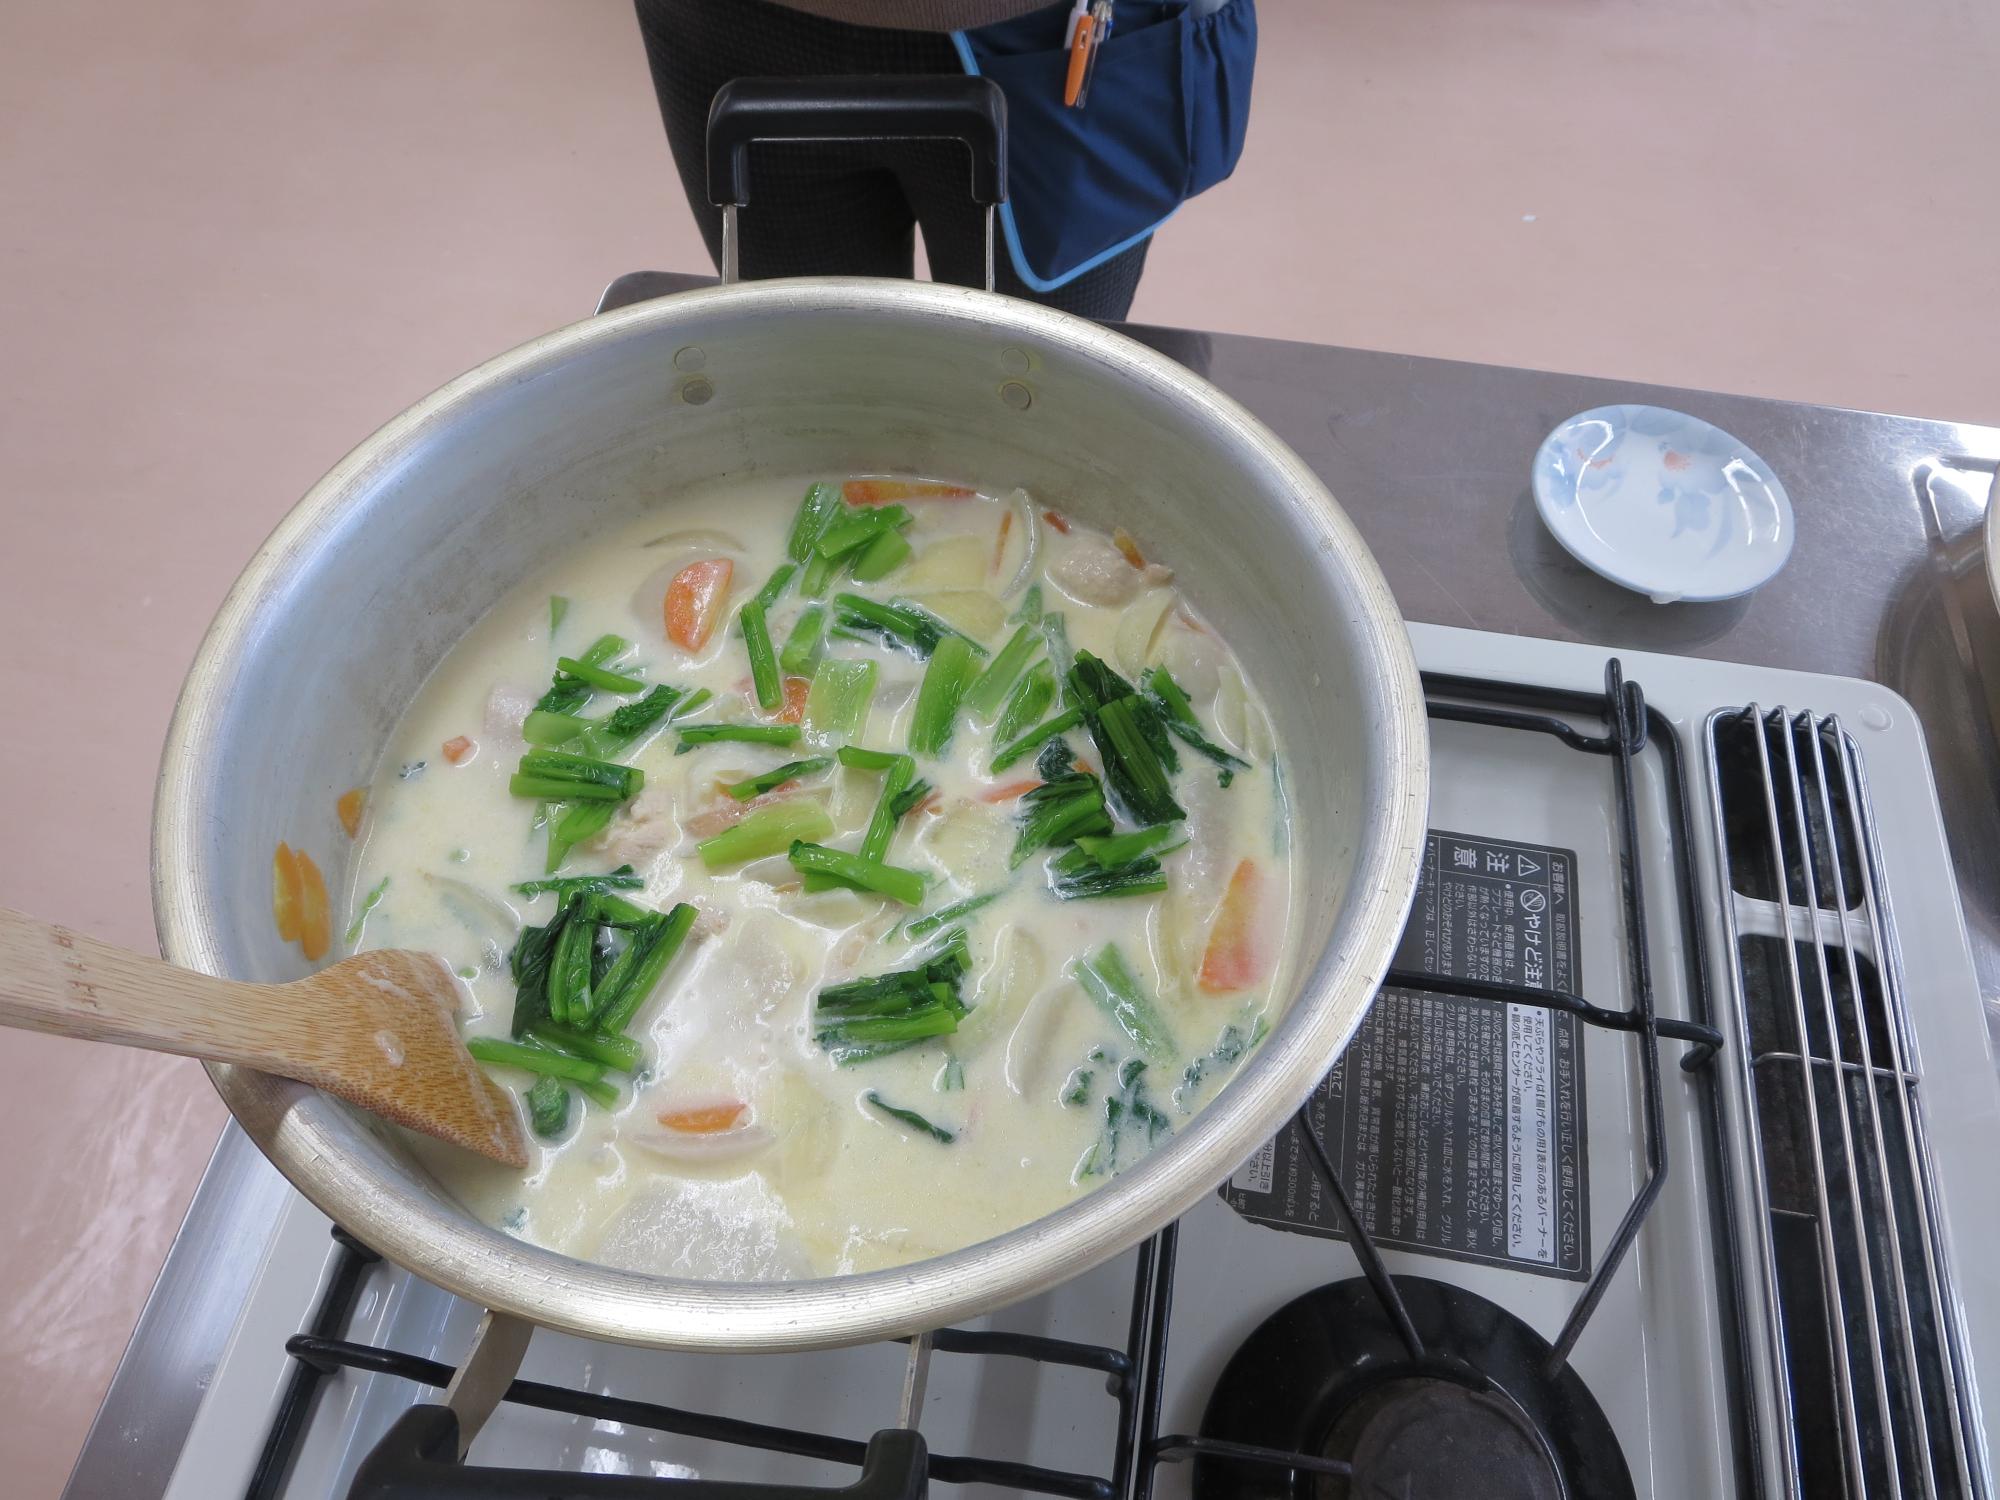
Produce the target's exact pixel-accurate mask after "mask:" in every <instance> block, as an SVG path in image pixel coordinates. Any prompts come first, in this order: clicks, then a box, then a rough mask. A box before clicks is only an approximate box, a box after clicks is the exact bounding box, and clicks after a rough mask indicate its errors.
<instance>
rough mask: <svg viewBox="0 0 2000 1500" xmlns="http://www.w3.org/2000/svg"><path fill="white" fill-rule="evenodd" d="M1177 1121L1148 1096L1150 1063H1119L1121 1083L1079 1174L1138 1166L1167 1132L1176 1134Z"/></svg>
mask: <svg viewBox="0 0 2000 1500" xmlns="http://www.w3.org/2000/svg"><path fill="white" fill-rule="evenodd" d="M1173 1130H1174V1126H1173V1122H1172V1121H1171V1120H1169V1119H1168V1118H1167V1117H1166V1115H1164V1114H1163V1113H1161V1112H1160V1110H1159V1109H1157V1108H1156V1107H1155V1106H1154V1104H1153V1102H1152V1100H1151V1099H1149V1098H1148V1097H1147V1095H1146V1064H1145V1061H1144V1060H1143V1059H1141V1058H1137V1057H1129V1058H1127V1059H1126V1060H1125V1061H1124V1062H1122V1063H1120V1064H1119V1065H1118V1086H1117V1090H1116V1092H1114V1093H1111V1094H1107V1095H1106V1096H1105V1099H1104V1130H1103V1133H1102V1134H1101V1135H1100V1136H1099V1137H1098V1140H1097V1143H1096V1144H1095V1145H1093V1146H1092V1147H1091V1148H1090V1150H1089V1151H1088V1152H1086V1153H1085V1155H1084V1158H1083V1161H1082V1162H1081V1163H1079V1166H1078V1173H1077V1175H1078V1176H1080V1177H1094V1176H1096V1175H1098V1174H1099V1173H1106V1172H1108V1173H1112V1174H1116V1173H1118V1172H1122V1171H1124V1170H1125V1169H1126V1168H1127V1167H1129V1166H1133V1165H1136V1164H1137V1163H1138V1162H1139V1161H1141V1160H1142V1159H1143V1158H1144V1157H1145V1155H1146V1153H1147V1152H1148V1151H1150V1150H1151V1149H1152V1147H1153V1144H1154V1142H1156V1141H1158V1140H1159V1138H1160V1137H1161V1136H1163V1135H1172V1134H1173Z"/></svg>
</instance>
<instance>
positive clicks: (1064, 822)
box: [1009, 771, 1111, 867]
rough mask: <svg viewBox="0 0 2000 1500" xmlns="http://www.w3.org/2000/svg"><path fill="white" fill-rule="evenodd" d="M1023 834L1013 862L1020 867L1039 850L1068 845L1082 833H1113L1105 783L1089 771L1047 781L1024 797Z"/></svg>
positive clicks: (1011, 861) (1016, 845)
mask: <svg viewBox="0 0 2000 1500" xmlns="http://www.w3.org/2000/svg"><path fill="white" fill-rule="evenodd" d="M1021 806H1022V811H1021V820H1020V833H1019V835H1018V836H1017V837H1016V838H1015V840H1014V853H1013V857H1012V859H1011V860H1010V861H1009V862H1010V863H1011V864H1012V865H1014V866H1017V867H1018V866H1019V865H1020V864H1021V862H1022V861H1023V860H1025V859H1026V858H1027V857H1028V856H1029V855H1030V854H1033V853H1034V852H1035V851H1036V850H1037V849H1048V848H1054V847H1056V846H1057V845H1061V844H1067V843H1069V842H1070V841H1071V840H1073V839H1075V838H1076V837H1077V836H1078V835H1080V834H1086V833H1109V832H1111V814H1110V812H1109V811H1107V810H1106V808H1105V806H1104V784H1103V783H1102V782H1100V781H1099V780H1098V779H1097V778H1096V777H1095V776H1093V775H1091V774H1090V773H1089V772H1088V771H1071V772H1069V773H1068V774H1066V775H1063V776H1059V777H1057V778H1055V779H1053V780H1049V781H1044V782H1043V783H1042V784H1041V785H1040V786H1038V787H1033V788H1031V789H1030V790H1028V791H1027V792H1025V793H1023V794H1022V797H1021Z"/></svg>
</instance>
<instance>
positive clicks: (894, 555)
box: [853, 531, 910, 583]
mask: <svg viewBox="0 0 2000 1500" xmlns="http://www.w3.org/2000/svg"><path fill="white" fill-rule="evenodd" d="M909 555H910V540H909V538H908V537H906V536H904V535H903V534H902V533H901V532H900V531H885V532H883V533H882V534H881V535H880V536H878V537H876V538H875V540H874V541H872V542H870V543H869V544H868V545H867V546H865V547H863V548H862V549H861V554H860V556H858V557H856V558H855V559H854V568H853V573H854V576H855V578H857V579H858V580H860V581H861V582H862V583H873V582H875V580H876V579H878V578H886V577H888V576H889V574H891V573H893V572H895V571H896V569H897V568H899V567H901V566H902V565H903V560H904V559H905V558H907V557H908V556H909Z"/></svg>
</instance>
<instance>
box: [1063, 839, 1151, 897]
mask: <svg viewBox="0 0 2000 1500" xmlns="http://www.w3.org/2000/svg"><path fill="white" fill-rule="evenodd" d="M1166 888H1167V874H1166V871H1165V870H1163V869H1161V868H1160V862H1159V861H1158V860H1157V859H1154V858H1153V857H1152V856H1150V855H1148V856H1146V857H1144V858H1142V859H1135V860H1129V861H1127V862H1126V863H1125V864H1122V865H1117V866H1114V867H1112V868H1109V869H1107V868H1105V867H1103V866H1101V865H1098V864H1096V863H1094V862H1092V861H1091V860H1089V859H1086V858H1083V857H1081V854H1080V851H1078V850H1075V849H1071V850H1070V851H1069V852H1068V853H1067V854H1065V855H1063V856H1062V857H1060V858H1058V859H1053V860H1051V861H1049V889H1050V890H1051V891H1053V892H1054V893H1055V895H1056V896H1057V897H1058V898H1059V899H1061V900H1064V901H1085V900H1090V899H1093V898H1096V897H1101V896H1147V895H1151V894H1153V893H1154V892H1156V891H1164V890H1165V889H1166Z"/></svg>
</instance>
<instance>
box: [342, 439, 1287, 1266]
mask: <svg viewBox="0 0 2000 1500" xmlns="http://www.w3.org/2000/svg"><path fill="white" fill-rule="evenodd" d="M802 494H803V496H804V498H803V500H802V499H801V495H802ZM1143 545H1144V539H1143V538H1139V539H1136V540H1135V539H1134V538H1132V537H1130V536H1127V535H1125V534H1124V533H1123V532H1119V533H1116V534H1115V535H1114V536H1106V535H1105V534H1103V533H1102V532H1100V531H1096V530H1093V529H1091V528H1090V527H1088V526H1086V525H1084V524H1082V523H1081V522H1080V521H1077V520H1074V519H1071V518H1066V517H1064V516H1062V515H1059V514H1057V513H1055V512H1053V511H1049V510H1045V509H1043V508H1042V507H1041V506H1039V505H1038V504H1036V503H1035V502H1034V501H1033V500H1032V498H1031V497H1029V496H1027V495H1026V494H1023V493H1020V492H1016V493H1014V494H1012V495H1006V496H998V497H996V496H990V495H985V494H980V493H976V492H974V491H972V490H970V489H960V488H956V487H953V486H948V485H943V484H937V483H928V482H918V481H904V480H879V479H876V480H871V479H848V480H844V481H842V480H835V481H814V480H810V479H804V478H802V479H799V480H797V481H789V480H787V481H765V480H758V481H755V482H739V483H730V484H727V485H717V486H715V487H713V488H708V489H703V490H697V491H690V492H688V493H684V494H680V495H677V496H676V497H675V499H674V501H673V503H672V505H671V506H670V507H668V508H666V509H664V510H663V511H661V512H660V513H658V514H656V515H653V516H650V517H647V518H643V519H641V520H638V521H635V522H634V523H633V524H632V525H631V526H629V527H627V528H625V529H623V530H622V531H620V532H617V533H615V534H609V535H603V536H600V537H598V538H596V539H594V540H592V541H591V542H589V543H588V544H587V545H584V546H581V547H579V548H578V549H577V550H576V551H575V552H573V553H571V554H570V555H568V556H565V557H563V558H561V559H560V560H558V561H557V562H555V563H554V564H553V565H552V566H551V567H550V568H549V569H548V570H547V571H546V572H545V573H544V574H542V575H541V576H539V577H537V578H534V579H531V580H530V581H529V582H528V583H526V584H524V585H523V586H522V587H520V588H518V589H516V590H515V591H513V592H512V593H511V594H510V595H509V596H508V597H506V598H505V599H504V600H503V601H502V602H501V603H500V604H499V605H498V606H497V607H496V608H494V609H493V611H492V612H491V613H490V614H489V615H488V616H487V617H486V618H485V619H484V620H482V621H481V623H480V624H479V625H478V626H477V627H476V628H475V629H474V630H473V631H472V632H471V633H470V634H469V635H468V636H467V637H466V638H465V640H464V641H463V642H461V643H460V644H459V645H458V646H457V647H456V648H455V649H454V650H453V652H452V653H451V655H450V656H449V657H448V658H447V659H446V660H445V662H444V663H443V664H442V665H441V666H440V667H439V669H438V670H437V672H436V674H435V675H434V676H433V678H432V679H431V680H430V682H429V683H428V684H427V685H426V687H425V688H424V690H423V692H422V693H421V694H420V695H419V697H418V698H417V700H416V702H415V703H414V704H413V705H412V706H411V708H410V709H409V711H408V713H407V715H406V716H405V718H404V720H403V722H402V724H401V726H400V727H399V729H398V731H397V736H396V739H395V742H394V744H393V745H392V747H391V749H390V752H389V754H388V756H387V757H386V760H385V763H384V765H383V768H382V770H381V773H380V775H379V776H378V778H377V780H376V782H375V784H374V786H373V788H372V789H371V791H370V793H369V796H368V800H367V814H366V818H365V821H364V822H363V824H362V826H361V834H362V839H363V842H362V845H361V849H360V856H359V858H358V859H357V860H356V862H355V879H354V884H353V887H352V890H351V891H350V892H349V896H348V900H347V902H346V903H345V906H346V915H347V917H348V919H349V921H350V922H351V923H352V924H353V925H352V926H351V927H350V928H349V929H348V936H349V946H353V947H370V948H386V947H397V948H415V949H424V950H429V951H432V952H435V953H438V954H440V955H442V956H443V957H444V958H445V959H446V961H448V962H449V963H450V964H451V965H452V966H453V967H454V968H455V969H456V970H457V972H458V973H459V975H460V977H461V978H462V979H463V980H464V981H465V985H466V988H467V990H468V992H469V995H470V1002H469V1004H468V1005H467V1007H466V1010H465V1013H464V1018H463V1020H464V1031H465V1035H466V1037H467V1039H468V1044H469V1045H470V1046H471V1047H472V1048H473V1050H474V1053H475V1055H476V1056H478V1057H480V1058H481V1060H482V1061H483V1062H484V1063H485V1064H486V1065H487V1066H489V1067H490V1068H491V1069H492V1070H493V1072H494V1073H495V1076H496V1077H498V1078H500V1079H501V1080H503V1081H504V1082H505V1083H506V1084H507V1085H508V1086H509V1087H511V1088H514V1089H516V1090H518V1091H519V1093H520V1095H521V1097H522V1101H523V1108H524V1110H525V1111H526V1112H527V1116H528V1118H529V1120H530V1122H531V1125H532V1129H533V1141H534V1146H533V1151H532V1157H533V1159H532V1161H531V1163H530V1166H529V1168H528V1170H527V1171H526V1172H525V1173H522V1172H516V1171H512V1170H508V1169H505V1168H502V1167H499V1166H496V1165H493V1164H491V1163H488V1162H484V1161H481V1160H478V1159H476V1158H474V1157H472V1156H470V1155H467V1154H463V1153H460V1152H456V1151H454V1150H452V1149H450V1148H448V1147H444V1146H441V1145H438V1144H436V1143H434V1142H429V1141H421V1140H419V1141H415V1142H414V1149H416V1150H417V1151H419V1152H420V1153H421V1154H422V1156H423V1158H424V1160H425V1161H426V1163H427V1165H428V1166H429V1167H430V1169H431V1170H432V1171H433V1172H434V1173H435V1174H436V1176H437V1178H438V1179H439V1180H440V1181H441V1182H442V1183H443V1184H444V1185H445V1186H446V1187H447V1189H448V1190H449V1191H451V1192H452V1193H453V1194H455V1195H456V1196H457V1197H458V1198H459V1200H460V1201H462V1202H463V1203H464V1204H466V1205H467V1206H468V1207H469V1208H470V1209H471V1210H472V1211H474V1212H475V1213H477V1214H478V1215H480V1216H481V1217H482V1218H484V1219H486V1220H487V1221H488V1222H490V1223H492V1224H495V1225H497V1226H500V1227H503V1228H504V1229H506V1230H508V1231H509V1232H511V1233H513V1234H516V1235H518V1236H520V1237H521V1238H523V1239H526V1240H529V1241H532V1242H534V1243H536V1244H539V1245H543V1246H547V1247H549V1248H551V1249H554V1250H560V1251H564V1252H567V1253H569V1254H572V1255H576V1256H580V1257H583V1258H585V1259H590V1260H595V1261H599V1262H602V1263H605V1264H607V1265H613V1266H620V1267H626V1268H630V1269H635V1270H645V1271H653V1272H660V1273H664V1274H672V1275H686V1276H696V1277H708V1278H729V1279H766V1278H790V1277H804V1276H821V1275H831V1274H839V1273H845V1272H855V1271H865V1270H870V1269H874V1268H878V1267H883V1266H892V1265H896V1264H900V1263H903V1262H907V1261H912V1260H917V1259H921V1258H923V1257H926V1256H930V1255H935V1254H939V1253H942V1252H945V1251H948V1250H952V1249H955V1248H958V1247H960V1246H964V1245H968V1244H971V1243H974V1242H976V1241H979V1240H983V1239H986V1238H989V1237H991V1236H993V1235H996V1234H1000V1233H1003V1232H1005V1231H1007V1230H1009V1229H1012V1228H1014V1227H1016V1226H1018V1225H1021V1224H1024V1223H1026V1222H1028V1221H1030V1220H1032V1219H1035V1218H1037V1217H1039V1216H1040V1215H1042V1214H1045V1213H1048V1212H1050V1211H1051V1210H1053V1209H1056V1208H1059V1207H1061V1206H1062V1205H1063V1204H1064V1203H1067V1202H1069V1201H1070V1200H1072V1199H1074V1198H1075V1197H1077V1196H1078V1195H1080V1194H1083V1193H1086V1192H1089V1191H1090V1190H1091V1189H1092V1188H1093V1187H1096V1186H1099V1185H1101V1184H1102V1183H1104V1182H1107V1181H1109V1180H1110V1179H1111V1178H1112V1177H1113V1176H1115V1175H1117V1174H1118V1173H1120V1172H1123V1171H1126V1170H1129V1169H1130V1168H1131V1167H1132V1166H1133V1165H1134V1164H1135V1163H1137V1162H1138V1161H1140V1160H1141V1159H1143V1158H1144V1157H1145V1155H1146V1154H1147V1153H1148V1152H1149V1151H1151V1150H1153V1149H1155V1148H1157V1147H1158V1146H1160V1145H1162V1144H1163V1143H1164V1142H1166V1141H1167V1140H1169V1139H1170V1138H1171V1137H1172V1135H1173V1134H1174V1133H1175V1132H1176V1131H1179V1130H1181V1129H1183V1128H1185V1126H1186V1124H1187V1122H1188V1121H1189V1119H1190V1118H1191V1117H1192V1115H1193V1114H1194V1113H1195V1112H1196V1111H1197V1110H1199V1109H1200V1108H1201V1107H1202V1105H1203V1104H1204V1103H1205V1102H1206V1101H1207V1100H1208V1099H1210V1098H1211V1097H1213V1095H1214V1094H1215V1092H1216V1091H1217V1090H1218V1089H1219V1088H1221V1087H1223V1086H1225V1085H1226V1084H1227V1082H1228V1080H1229V1078H1230V1077H1231V1076H1232V1074H1233V1073H1234V1072H1235V1071H1236V1070H1237V1069H1239V1068H1240V1067H1241V1066H1242V1064H1243V1060H1244V1058H1245V1057H1246V1056H1247V1055H1248V1053H1249V1052H1250V1051H1251V1050H1252V1049H1254V1048H1255V1047H1256V1046H1257V1044H1258V1043H1259V1041H1260V1040H1261V1039H1262V1038H1263V1036H1264V1034H1265V1032H1266V1031H1267V1030H1268V1029H1269V1026H1270V1025H1271V1023H1272V1022H1273V1021H1275V1019H1276V1014H1275V1011H1276V1008H1277V1007H1278V1006H1279V1005H1280V1004H1282V1000H1283V995H1284V991H1285V984H1286V979H1287V967H1288V941H1287V940H1288V931H1289V928H1290V926H1291V908H1292V901H1293V893H1294V880H1293V875H1292V870H1291V862H1290V853H1289V850H1288V847H1287V842H1286V821H1287V820H1286V811H1285V807H1284V803H1283V795H1282V790H1281V776H1280V762H1279V747H1278V746H1277V745H1275V744H1274V742H1273V738H1272V732H1271V729H1270V721H1269V718H1268V716H1267V714H1266V713H1265V711H1264V709H1263V706H1262V704H1261V703H1260V700H1259V698H1258V695H1257V692H1256V689H1255V686H1254V684H1251V683H1249V682H1247V681H1246V680H1245V678H1244V675H1243V673H1242V671H1241V669H1240V667H1239V665H1238V663H1237V660H1236V657H1235V656H1234V655H1233V653H1232V652H1231V651H1230V649H1229V647H1228V645H1227V643H1226V642H1224V641H1223V640H1222V639H1221V638H1220V637H1219V636H1218V635H1217V634H1216V632H1215V631H1214V629H1213V628H1212V627H1211V626H1209V625H1208V624H1207V623H1206V622H1205V621H1204V619H1203V617H1202V615H1201V614H1200V612H1199V610H1198V609H1197V607H1196V606H1195V603H1194V602H1193V601H1191V600H1190V599H1188V598H1187V597H1184V596H1183V594H1182V593H1181V591H1180V589H1179V588H1177V586H1176V583H1175V578H1174V574H1173V571H1172V569H1171V563H1172V561H1173V559H1171V558H1166V559H1155V558H1152V557H1150V556H1149V555H1147V554H1146V553H1145V552H1144V551H1143V550H1142V548H1143Z"/></svg>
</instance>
